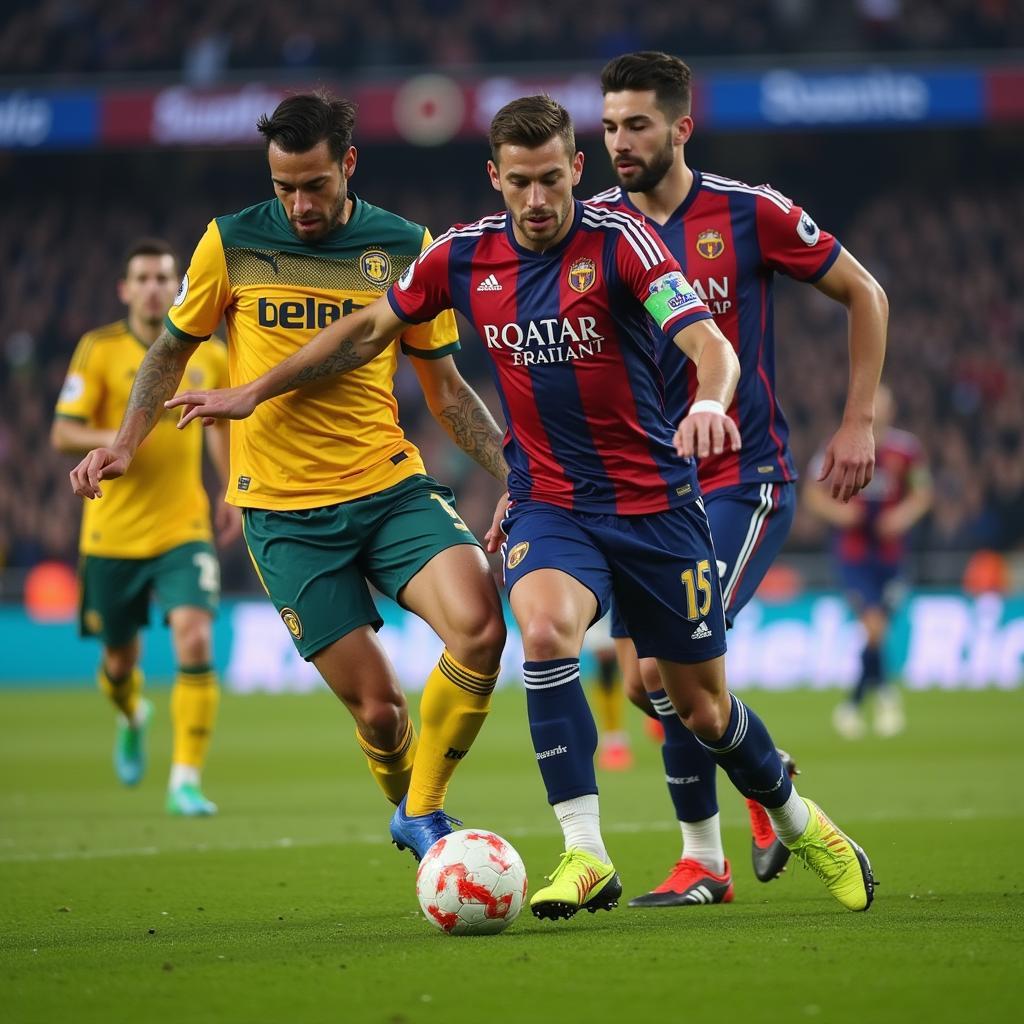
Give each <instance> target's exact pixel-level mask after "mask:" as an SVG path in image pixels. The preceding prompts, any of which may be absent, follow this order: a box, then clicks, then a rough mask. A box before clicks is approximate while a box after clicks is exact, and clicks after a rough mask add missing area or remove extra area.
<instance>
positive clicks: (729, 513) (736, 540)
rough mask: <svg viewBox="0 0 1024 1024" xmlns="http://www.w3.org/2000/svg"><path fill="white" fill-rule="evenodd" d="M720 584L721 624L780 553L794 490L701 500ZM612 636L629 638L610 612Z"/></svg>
mask: <svg viewBox="0 0 1024 1024" xmlns="http://www.w3.org/2000/svg"><path fill="white" fill-rule="evenodd" d="M704 507H705V508H706V509H707V513H708V521H709V522H710V523H711V536H712V537H714V539H715V555H716V557H717V559H718V575H719V576H720V577H721V579H722V600H723V601H724V603H725V623H726V626H728V627H729V628H730V629H731V628H732V624H733V621H734V620H735V618H736V613H737V612H738V611H739V610H740V609H741V608H742V607H743V606H744V605H745V604H746V603H747V602H748V601H749V600H750V599H751V598H752V597H753V596H754V593H755V591H756V590H757V588H758V587H759V586H760V585H761V580H763V579H764V577H765V573H767V572H768V569H769V567H770V566H771V564H772V562H774V561H775V559H776V556H777V555H778V553H779V552H780V551H781V550H782V545H783V544H784V543H785V542H786V537H788V536H789V530H790V527H791V526H792V525H793V515H794V514H795V512H796V485H795V484H791V483H778V482H776V481H765V483H763V484H738V485H737V486H735V487H721V488H719V489H718V490H716V491H712V492H711V493H710V494H705V495H704ZM612 636H614V637H624V636H629V631H628V629H626V626H625V623H624V622H623V621H622V617H621V616H620V615H619V614H618V609H617V608H614V607H613V608H612Z"/></svg>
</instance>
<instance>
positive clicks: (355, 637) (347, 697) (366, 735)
mask: <svg viewBox="0 0 1024 1024" xmlns="http://www.w3.org/2000/svg"><path fill="white" fill-rule="evenodd" d="M310 660H311V661H312V662H313V664H314V665H315V666H316V668H317V671H318V672H319V673H320V675H321V676H322V677H323V679H324V681H325V682H326V683H327V685H328V686H329V687H330V688H331V691H332V692H333V693H334V695H335V696H336V697H337V698H338V699H339V700H340V701H341V702H342V703H343V704H344V705H345V707H346V708H348V711H349V714H351V715H352V717H353V718H354V719H355V723H356V740H357V741H358V743H359V746H360V748H361V749H362V751H363V753H364V755H365V756H366V762H367V765H368V766H369V769H370V774H371V775H372V776H373V778H374V781H375V782H376V783H377V785H378V786H380V788H381V790H382V792H383V793H384V795H385V796H386V797H387V798H388V800H390V801H391V803H393V804H398V803H399V802H400V801H401V800H402V798H403V797H404V796H405V795H406V793H407V792H408V789H409V778H410V776H411V774H412V765H413V757H414V756H415V750H416V736H415V730H414V729H413V727H412V724H411V722H410V721H409V710H408V706H407V705H406V702H405V696H404V695H403V693H402V690H401V688H400V687H399V685H398V679H397V677H396V676H395V672H394V669H393V668H392V666H391V663H390V662H389V661H388V658H387V655H386V654H385V653H384V648H383V647H382V646H381V644H380V641H379V640H378V639H377V635H376V633H374V631H373V629H372V628H371V627H370V626H359V627H357V628H356V629H353V630H352V631H351V632H348V633H346V634H345V635H344V636H342V637H339V638H338V639H337V640H334V641H333V642H332V643H330V644H328V645H327V646H326V647H324V648H322V649H321V650H319V651H317V652H315V653H314V654H313V655H312V657H311V659H310Z"/></svg>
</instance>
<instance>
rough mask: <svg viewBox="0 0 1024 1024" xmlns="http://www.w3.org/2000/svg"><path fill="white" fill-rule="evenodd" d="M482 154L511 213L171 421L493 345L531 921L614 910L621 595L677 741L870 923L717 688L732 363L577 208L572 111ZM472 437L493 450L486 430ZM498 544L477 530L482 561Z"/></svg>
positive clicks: (674, 290) (490, 220) (747, 722)
mask: <svg viewBox="0 0 1024 1024" xmlns="http://www.w3.org/2000/svg"><path fill="white" fill-rule="evenodd" d="M490 142H491V153H492V160H491V161H490V162H489V164H488V171H489V174H490V178H491V183H492V185H493V186H494V188H495V189H496V190H498V191H500V192H501V193H502V197H503V199H504V201H505V206H506V211H505V212H504V213H501V214H498V215H495V216H493V217H486V218H484V219H483V220H480V221H477V222H476V223H475V224H469V225H462V226H459V227H456V228H453V229H452V230H451V231H449V232H446V233H445V234H443V235H441V236H440V237H439V238H438V239H437V240H436V242H434V243H433V244H432V245H431V246H429V247H428V248H427V249H425V250H424V251H423V253H422V254H421V255H420V257H419V259H418V260H417V261H416V262H415V263H414V264H412V266H411V267H410V269H409V270H408V271H407V272H406V273H405V274H404V275H403V276H402V277H401V278H400V279H399V281H398V282H397V283H396V284H395V285H393V286H392V287H391V289H390V290H389V291H388V293H387V295H386V296H385V297H384V298H383V299H381V300H378V301H377V302H375V303H373V304H371V305H370V306H367V307H366V308H365V309H363V310H360V311H358V312H355V313H352V314H351V315H349V316H345V317H342V318H341V319H339V320H337V321H335V322H334V323H333V324H332V325H330V326H329V327H327V328H325V329H324V330H323V331H321V332H320V334H319V335H317V337H316V338H314V339H313V340H312V341H311V342H309V343H308V344H306V345H305V346H304V347H303V348H302V349H300V350H299V351H298V352H296V353H295V355H293V356H291V357H290V358H288V359H287V360H285V361H284V362H282V363H280V364H279V365H278V366H276V367H274V368H273V369H271V370H269V371H267V373H265V374H264V375H263V376H262V377H260V378H258V379H257V380H256V381H253V382H252V383H250V384H247V385H243V386H241V387H239V388H234V389H229V390H228V391H226V392H224V393H222V394H220V395H216V394H210V393H186V394H184V395H182V396H179V397H178V398H177V399H175V400H173V404H175V405H178V404H183V405H185V406H186V407H187V411H186V414H185V415H184V416H183V417H182V420H181V422H182V423H183V424H184V423H187V422H188V421H189V420H191V419H194V418H196V417H200V416H202V417H206V416H229V417H231V416H234V417H238V416H245V415H248V413H249V412H251V410H252V409H253V408H254V407H255V405H256V404H258V403H259V402H262V401H265V400H266V399H268V398H273V397H274V396H276V395H279V394H282V393H284V392H285V391H289V390H292V389H293V388H296V387H299V386H302V385H306V384H314V385H318V386H320V387H322V386H323V382H324V379H325V378H326V377H329V376H330V375H332V374H336V373H344V372H349V371H351V370H354V369H356V368H358V367H359V366H362V365H365V363H367V362H369V361H370V360H372V359H373V358H375V357H376V356H377V355H378V354H379V353H380V352H382V351H383V350H384V349H385V348H387V346H388V345H389V344H391V341H392V339H393V338H394V337H395V336H396V335H397V334H399V333H400V332H401V331H402V329H403V325H408V324H410V323H419V322H424V321H426V320H430V319H433V317H434V316H435V315H436V311H438V310H442V309H446V308H448V307H449V306H454V307H455V308H456V309H458V310H459V311H461V312H462V313H463V314H464V315H465V316H467V317H468V318H469V319H470V321H471V322H472V323H473V324H474V326H475V327H476V330H477V332H478V334H479V335H480V337H481V339H482V341H483V344H484V345H485V346H486V348H487V352H488V355H489V356H490V358H491V362H492V369H493V372H494V377H495V380H496V382H497V385H498V389H499V391H500V393H501V401H502V404H503V407H504V409H505V413H506V417H507V422H508V435H507V437H506V438H505V455H506V461H507V464H508V469H509V472H508V483H509V496H510V499H511V500H510V501H509V502H508V507H507V510H506V515H505V519H504V522H505V529H506V533H507V547H506V557H505V579H506V583H507V585H508V587H509V599H510V602H511V605H512V611H513V613H514V615H515V617H516V620H517V622H518V623H519V627H520V630H521V632H522V636H523V646H524V649H525V653H526V658H527V660H526V662H525V664H524V666H523V674H524V680H525V683H526V693H527V711H528V715H529V720H530V732H531V737H532V740H533V744H534V750H535V755H536V758H537V763H538V765H539V767H540V771H541V775H542V777H543V780H544V784H545V787H546V789H547V794H548V801H549V803H551V804H552V806H553V808H554V811H555V814H556V816H557V817H558V820H559V823H560V824H561V826H562V831H563V835H564V838H565V852H564V854H563V855H562V857H561V859H560V861H559V864H558V866H557V867H556V868H555V870H554V871H553V872H552V874H551V875H550V876H549V879H548V881H549V884H548V885H546V886H544V887H543V888H541V889H540V890H539V891H536V892H534V894H533V896H532V898H531V901H530V906H531V909H532V910H533V913H534V914H535V915H536V916H538V917H542V918H561V917H571V916H572V915H574V914H575V913H577V912H578V911H579V910H581V909H586V910H588V911H594V910H598V909H610V908H611V907H614V906H616V905H617V902H618V898H619V896H620V895H621V891H622V886H621V882H620V881H619V877H618V874H617V872H616V871H615V868H614V866H613V864H612V863H611V860H610V858H609V856H608V852H607V850H606V848H605V845H604V840H603V838H602V835H601V829H600V813H599V806H598V796H597V782H596V778H595V774H594V754H595V751H596V748H597V731H596V729H595V727H594V720H593V717H592V715H591V713H590V708H589V706H588V704H587V700H586V697H585V696H584V694H583V689H582V687H581V685H580V677H579V657H580V650H581V647H582V642H583V635H584V633H585V632H586V630H587V627H588V626H589V625H590V624H591V623H592V622H594V621H596V620H597V619H598V618H599V617H600V616H601V615H602V614H603V612H604V611H605V609H606V608H607V607H608V605H609V602H610V600H611V597H612V594H613V593H614V595H615V597H616V600H617V601H618V602H619V605H620V607H621V608H622V612H623V617H624V618H625V620H626V625H627V626H628V628H629V630H630V634H631V636H632V637H633V640H634V642H635V644H636V647H637V650H638V652H639V653H640V654H641V655H645V656H648V657H652V658H655V659H657V663H658V667H659V670H660V671H661V673H662V675H663V677H664V687H665V691H666V692H667V693H668V694H669V695H670V697H671V700H672V702H673V704H674V706H675V707H676V708H677V710H678V713H679V714H680V716H681V717H682V718H683V720H684V721H685V722H686V724H687V726H688V727H689V728H691V729H693V731H694V733H695V734H696V735H697V736H698V737H699V739H700V742H701V743H703V744H704V745H705V746H706V747H707V749H708V750H709V751H710V752H711V755H712V756H713V757H714V759H715V761H716V762H717V763H718V764H720V765H721V766H722V767H723V768H725V770H726V771H727V772H728V774H729V777H730V778H731V779H732V781H733V782H734V783H735V785H736V786H737V788H738V789H740V791H741V792H742V793H743V794H744V795H745V796H747V797H750V798H752V799H756V800H759V801H760V802H761V803H762V804H763V805H764V806H765V807H766V809H767V813H768V814H769V816H770V817H771V820H772V824H773V825H774V827H775V830H776V832H777V833H778V834H779V836H780V838H781V839H783V840H784V841H785V842H786V843H787V845H789V846H790V848H791V849H792V850H793V852H794V853H795V854H796V855H798V856H801V857H802V858H803V859H804V860H805V861H806V862H807V863H808V865H809V866H810V867H811V868H812V870H814V871H815V873H817V874H818V875H819V876H820V877H821V878H822V880H823V881H824V882H825V884H826V886H827V887H828V889H829V891H830V892H831V894H832V895H833V896H834V897H835V898H836V899H837V900H838V901H839V902H840V903H842V904H843V906H845V907H847V908H848V909H850V910H866V909H867V908H868V906H869V905H870V903H871V899H872V895H873V887H874V880H873V877H872V874H871V868H870V864H869V863H868V860H867V857H866V856H865V854H864V853H863V851H861V850H860V848H859V847H857V846H856V844H855V843H853V842H852V840H850V839H849V838H848V837H846V836H844V835H843V833H842V832H840V831H839V830H838V828H836V826H835V825H834V824H833V823H832V822H831V821H829V819H828V818H827V817H826V816H825V815H824V814H823V812H822V811H821V810H820V808H818V807H817V805H815V804H813V803H811V802H810V801H808V800H804V799H803V798H801V797H800V796H799V795H798V793H797V791H796V789H795V787H794V786H793V784H792V781H791V779H790V778H789V776H788V775H787V773H786V771H785V770H784V768H783V765H782V761H781V760H780V758H779V755H778V752H777V750H776V749H775V746H774V744H773V743H772V741H771V738H770V736H769V734H768V731H767V729H766V728H765V726H764V724H763V723H762V722H761V720H760V719H759V718H758V717H757V715H755V714H754V712H753V711H751V710H750V709H749V708H748V707H747V706H746V705H745V704H744V703H743V702H742V701H740V700H738V699H737V698H736V697H735V696H734V695H732V694H730V693H729V690H728V688H727V686H726V682H725V665H724V661H725V659H724V652H725V616H724V610H723V606H722V594H721V587H720V584H719V578H718V572H717V568H716V565H715V553H714V548H713V546H712V543H711V533H710V529H709V527H708V521H707V516H706V515H705V513H704V508H703V504H702V502H701V500H700V498H699V495H698V490H697V481H696V473H695V468H694V463H693V458H692V456H694V455H695V454H696V455H701V456H706V455H709V454H712V453H716V454H717V453H720V452H721V451H723V450H724V449H725V447H726V442H727V440H728V442H729V443H730V444H732V445H738V443H739V436H738V433H737V431H736V426H735V424H734V423H733V422H732V421H731V420H730V419H729V417H727V416H726V415H725V411H724V409H725V406H727V405H728V404H729V402H730V401H731V399H732V394H733V391H734V389H735V385H736V380H737V375H738V363H737V360H736V357H735V354H734V353H733V351H732V349H731V347H730V346H729V344H728V342H727V341H726V339H725V338H724V337H723V336H722V334H721V332H720V331H718V329H717V328H716V327H715V326H714V321H713V319H712V318H711V316H710V314H709V312H708V310H707V307H706V306H705V305H704V304H703V303H702V302H701V301H700V300H699V298H698V297H697V296H696V294H695V293H694V292H693V290H692V289H691V288H690V286H689V284H688V283H687V281H686V279H685V278H684V277H683V275H682V274H681V273H680V271H679V266H678V264H677V263H676V261H675V260H674V259H673V258H672V257H671V256H670V255H669V254H668V252H667V251H666V250H665V248H664V246H663V245H662V244H661V243H660V242H659V241H658V239H657V236H656V235H655V234H654V233H653V232H651V231H650V230H648V229H647V228H646V227H645V226H644V225H643V224H642V223H641V222H640V221H638V220H637V219H636V218H634V217H632V216H629V215H626V214H622V213H619V212H616V211H601V210H594V209H591V208H588V207H586V206H584V205H583V204H582V203H579V202H576V201H575V200H574V199H573V194H572V193H573V188H574V186H575V185H577V184H578V183H579V180H580V176H581V174H582V171H583V154H582V153H579V152H577V151H576V146H575V137H574V132H573V128H572V122H571V120H570V118H569V115H568V113H567V112H566V111H565V110H564V108H562V107H561V106H559V105H558V104H557V103H555V102H554V101H553V100H551V99H549V98H548V97H545V96H533V97H526V98H523V99H521V100H515V101H513V102H512V103H509V104H507V105H506V106H505V107H503V108H502V109H501V110H500V111H499V112H498V113H497V114H496V115H495V117H494V120H493V121H492V124H491V131H490ZM431 310H434V311H435V312H431ZM655 326H657V327H660V329H661V330H662V331H663V332H664V333H665V334H666V335H667V336H669V337H671V338H673V339H674V341H675V343H676V344H677V345H678V346H679V347H680V349H681V350H682V351H683V352H684V353H685V354H686V356H687V357H688V358H689V359H691V360H692V361H693V362H694V363H695V364H696V366H697V376H698V391H697V396H696V398H697V401H696V402H694V403H692V404H691V405H690V407H689V409H688V412H687V415H686V416H685V417H683V418H682V420H681V421H680V422H679V424H678V426H676V424H674V423H672V422H670V421H669V420H668V419H667V418H666V416H665V413H664V394H663V387H662V378H661V372H660V370H659V366H658V362H657V359H656V352H655V340H656V334H655ZM453 399H456V400H458V399H457V396H453ZM454 411H457V409H455V410H453V412H454ZM442 418H444V417H442ZM462 419H463V420H465V419H467V418H466V417H462ZM465 429H467V430H469V431H476V432H479V433H480V434H481V435H482V436H483V437H484V441H483V442H482V443H483V444H485V445H487V446H489V445H492V444H493V443H494V440H495V439H494V434H495V433H496V428H494V426H493V423H492V422H491V421H490V419H489V417H483V416H476V417H474V419H473V422H467V423H465ZM496 539H497V538H496V536H495V531H493V530H492V531H490V532H489V534H488V542H489V545H490V546H491V547H492V549H493V547H494V546H495V540H496Z"/></svg>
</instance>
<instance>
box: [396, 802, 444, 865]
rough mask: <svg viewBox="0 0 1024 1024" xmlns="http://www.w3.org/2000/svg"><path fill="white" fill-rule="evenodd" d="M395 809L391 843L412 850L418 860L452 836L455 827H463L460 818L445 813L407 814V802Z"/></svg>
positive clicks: (402, 848)
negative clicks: (439, 841) (444, 838)
mask: <svg viewBox="0 0 1024 1024" xmlns="http://www.w3.org/2000/svg"><path fill="white" fill-rule="evenodd" d="M406 799H407V797H404V796H403V797H402V802H401V803H400V804H399V805H398V806H397V807H396V808H395V813H394V814H393V815H392V816H391V841H392V842H393V843H394V844H395V846H397V847H398V848H399V850H406V849H408V850H410V851H411V852H412V855H413V856H414V857H415V858H416V859H417V860H422V859H423V855H424V854H425V853H426V852H427V850H429V849H430V848H431V847H432V846H433V845H434V843H436V842H437V841H438V839H441V838H442V837H444V836H447V835H451V833H452V831H453V829H452V826H453V825H461V824H462V822H461V821H459V819H458V818H452V817H450V816H449V815H447V814H445V812H444V811H431V812H430V813H429V814H413V815H410V814H406V813H405V801H406Z"/></svg>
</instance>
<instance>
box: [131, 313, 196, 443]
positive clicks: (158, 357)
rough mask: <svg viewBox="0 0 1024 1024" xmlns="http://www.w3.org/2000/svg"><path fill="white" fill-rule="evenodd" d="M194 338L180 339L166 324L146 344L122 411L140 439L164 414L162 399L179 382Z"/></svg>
mask: <svg viewBox="0 0 1024 1024" xmlns="http://www.w3.org/2000/svg"><path fill="white" fill-rule="evenodd" d="M196 344H197V343H196V342H194V341H182V340H181V339H180V338H176V337H175V336H174V335H173V334H171V332H170V331H168V330H167V329H166V328H165V329H164V330H163V331H162V332H161V334H160V336H159V337H158V338H157V339H156V341H154V342H153V344H152V345H150V347H149V351H148V352H147V353H146V358H145V359H143V360H142V365H141V366H140V367H139V372H138V373H137V374H136V375H135V382H134V383H133V384H132V393H131V395H130V396H129V397H128V407H127V409H125V413H124V420H123V425H124V426H129V425H131V426H133V427H134V430H137V431H141V434H140V436H139V437H138V440H139V441H141V440H142V438H143V437H145V436H146V435H147V434H148V433H149V432H150V430H151V429H152V428H153V424H154V423H156V421H157V420H158V419H159V418H160V417H161V416H162V415H163V412H164V402H166V401H167V399H169V398H171V397H173V395H174V392H175V391H176V390H177V389H178V384H179V383H181V375H182V374H183V373H184V372H185V365H186V364H187V363H188V360H189V357H190V356H191V355H192V353H193V352H194V351H195V348H196ZM133 432H134V431H133Z"/></svg>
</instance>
